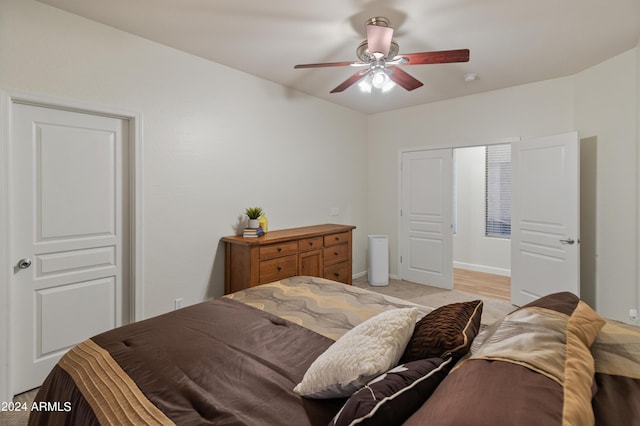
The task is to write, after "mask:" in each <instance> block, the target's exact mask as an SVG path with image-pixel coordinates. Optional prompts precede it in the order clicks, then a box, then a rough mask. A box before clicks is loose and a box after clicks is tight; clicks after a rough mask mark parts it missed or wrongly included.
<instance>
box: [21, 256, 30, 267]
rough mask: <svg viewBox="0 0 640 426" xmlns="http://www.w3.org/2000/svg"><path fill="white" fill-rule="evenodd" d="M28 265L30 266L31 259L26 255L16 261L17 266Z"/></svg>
mask: <svg viewBox="0 0 640 426" xmlns="http://www.w3.org/2000/svg"><path fill="white" fill-rule="evenodd" d="M29 266H31V259H29V258H28V257H25V258H24V259H20V260H19V261H18V268H20V269H27V268H28V267H29Z"/></svg>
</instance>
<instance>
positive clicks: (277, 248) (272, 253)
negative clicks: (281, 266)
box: [260, 241, 298, 259]
mask: <svg viewBox="0 0 640 426" xmlns="http://www.w3.org/2000/svg"><path fill="white" fill-rule="evenodd" d="M297 252H298V242H297V241H289V242H286V243H280V244H269V245H266V246H262V247H260V259H271V258H272V257H278V256H287V255H289V254H296V253H297Z"/></svg>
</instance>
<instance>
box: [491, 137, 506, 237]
mask: <svg viewBox="0 0 640 426" xmlns="http://www.w3.org/2000/svg"><path fill="white" fill-rule="evenodd" d="M485 166H486V168H485V178H486V179H485V185H486V195H485V235H486V236H487V237H500V238H510V237H511V145H510V144H501V145H489V146H487V149H486V156H485Z"/></svg>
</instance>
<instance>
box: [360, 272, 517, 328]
mask: <svg viewBox="0 0 640 426" xmlns="http://www.w3.org/2000/svg"><path fill="white" fill-rule="evenodd" d="M353 285H354V286H356V287H360V288H366V289H368V290H371V291H375V292H378V293H382V294H386V295H389V296H395V297H397V298H400V299H404V300H409V301H411V302H413V303H419V304H420V305H424V306H429V307H432V308H437V307H439V306H442V305H447V304H449V303H456V302H466V301H469V300H477V299H481V300H482V301H483V302H484V303H483V307H482V324H485V325H488V324H491V323H493V322H495V321H496V320H497V319H499V318H500V317H502V316H504V315H505V314H508V313H509V312H511V311H513V310H515V309H516V307H515V306H513V305H512V304H511V303H509V302H505V301H503V300H499V299H493V298H491V297H487V296H481V295H477V294H472V293H466V292H463V291H459V290H444V289H441V288H437V287H431V286H428V285H423V284H416V283H412V282H409V281H402V280H394V279H389V285H388V286H384V287H382V286H380V287H379V286H372V285H369V283H368V281H367V277H366V276H364V277H361V278H356V279H355V280H353Z"/></svg>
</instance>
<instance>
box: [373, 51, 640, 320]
mask: <svg viewBox="0 0 640 426" xmlns="http://www.w3.org/2000/svg"><path fill="white" fill-rule="evenodd" d="M637 50H638V49H633V50H632V51H629V52H626V53H623V54H621V55H619V56H617V57H615V58H612V59H610V60H609V61H606V62H604V63H603V64H600V65H598V66H595V67H593V68H591V69H588V70H586V71H584V72H581V73H580V74H578V75H575V76H569V77H564V78H559V79H554V80H549V81H543V82H538V83H534V84H529V85H523V86H518V87H513V88H509V89H504V90H498V91H495V92H490V93H483V94H478V95H474V96H468V97H464V98H459V99H453V100H448V101H444V102H437V103H433V104H427V105H421V106H416V107H412V108H407V109H404V110H397V111H392V112H387V113H381V114H376V115H371V116H369V117H368V120H369V129H370V133H369V135H370V136H369V141H368V143H369V149H368V155H369V164H368V167H369V197H368V200H367V202H368V210H369V226H370V229H371V230H375V232H376V233H388V234H389V235H390V239H389V245H390V249H391V253H392V256H391V264H390V269H391V271H392V273H395V274H397V271H398V265H397V256H394V254H395V253H397V250H398V242H397V237H396V234H397V229H398V203H397V201H398V193H397V190H398V171H397V162H398V160H397V158H398V150H399V149H400V148H408V147H429V146H438V147H442V146H465V145H475V144H478V143H485V142H487V143H489V142H492V141H496V140H500V139H503V138H508V137H517V136H520V137H522V138H527V137H534V136H544V135H549V134H555V133H562V132H566V131H569V130H578V132H579V133H580V135H581V137H582V138H588V137H590V136H595V137H596V138H597V153H596V156H597V158H596V163H597V170H596V172H595V173H592V174H591V175H590V176H591V177H592V178H593V179H594V182H595V184H596V188H595V191H596V195H595V197H594V200H595V203H596V204H595V205H596V207H595V208H596V212H595V215H594V223H595V225H594V231H593V232H594V234H595V235H593V236H591V237H592V238H593V240H594V241H595V249H594V252H595V255H594V256H593V259H587V261H589V262H595V267H594V268H592V273H593V274H594V275H595V277H584V276H583V277H582V279H583V282H584V281H585V279H586V280H587V281H589V282H592V283H593V285H594V286H595V288H594V289H591V291H592V294H593V297H594V299H595V300H593V301H592V302H591V301H590V302H591V303H592V304H593V305H594V306H595V307H596V308H597V309H598V311H599V312H601V313H602V314H603V315H605V316H607V317H610V318H614V319H619V320H623V321H628V320H629V317H628V310H629V308H630V307H631V306H630V304H632V303H633V302H632V301H634V300H637V299H638V296H637V293H638V278H637V277H636V261H637V260H638V253H637V244H636V238H637V236H638V229H637V220H638V213H637V211H636V208H637V197H638V188H637V185H638V178H637V169H638V155H637V143H638V135H637V133H638V130H637V126H638V124H637V123H638V106H637V98H638V95H637V94H638V88H637V86H638V65H637V63H638V59H637V55H638V53H637ZM378 169H379V170H383V171H384V172H385V173H383V174H377V173H372V171H373V170H378ZM374 189H375V190H374ZM583 237H584V236H583ZM587 293H588V292H587Z"/></svg>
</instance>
